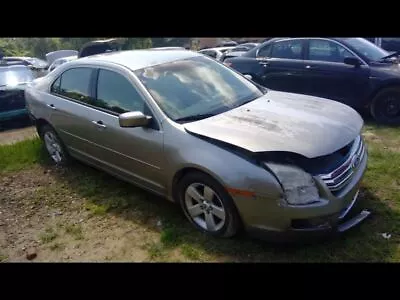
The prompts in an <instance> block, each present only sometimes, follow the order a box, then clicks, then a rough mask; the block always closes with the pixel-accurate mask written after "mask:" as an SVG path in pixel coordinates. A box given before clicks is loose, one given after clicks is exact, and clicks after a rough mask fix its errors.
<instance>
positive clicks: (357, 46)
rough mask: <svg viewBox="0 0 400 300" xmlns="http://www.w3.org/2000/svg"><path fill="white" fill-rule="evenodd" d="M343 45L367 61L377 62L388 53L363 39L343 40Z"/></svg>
mask: <svg viewBox="0 0 400 300" xmlns="http://www.w3.org/2000/svg"><path fill="white" fill-rule="evenodd" d="M343 41H344V43H346V44H348V45H349V46H350V47H352V48H353V49H354V50H355V51H356V52H357V53H358V54H359V55H363V56H364V57H366V58H367V59H369V60H372V61H378V60H380V59H381V58H382V57H385V56H387V55H389V53H388V52H387V51H385V50H383V49H382V48H380V47H378V46H377V45H375V44H374V43H371V42H370V41H368V40H366V39H363V38H345V39H343Z"/></svg>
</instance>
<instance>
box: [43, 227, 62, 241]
mask: <svg viewBox="0 0 400 300" xmlns="http://www.w3.org/2000/svg"><path fill="white" fill-rule="evenodd" d="M57 237H58V233H57V232H56V231H55V230H54V229H53V228H52V227H48V228H46V229H45V231H44V232H42V233H41V234H40V235H39V238H40V241H41V242H42V243H43V244H47V243H50V242H52V241H53V240H55V239H56V238H57Z"/></svg>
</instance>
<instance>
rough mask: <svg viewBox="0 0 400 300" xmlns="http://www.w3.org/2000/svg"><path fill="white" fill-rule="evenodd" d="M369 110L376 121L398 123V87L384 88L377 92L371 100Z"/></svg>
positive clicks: (399, 103)
mask: <svg viewBox="0 0 400 300" xmlns="http://www.w3.org/2000/svg"><path fill="white" fill-rule="evenodd" d="M370 110H371V115H372V117H373V118H374V119H375V121H376V122H378V123H381V124H388V125H397V124H400V87H389V88H384V89H383V90H381V91H380V92H378V94H377V95H376V96H375V97H374V99H373V100H372V104H371V108H370Z"/></svg>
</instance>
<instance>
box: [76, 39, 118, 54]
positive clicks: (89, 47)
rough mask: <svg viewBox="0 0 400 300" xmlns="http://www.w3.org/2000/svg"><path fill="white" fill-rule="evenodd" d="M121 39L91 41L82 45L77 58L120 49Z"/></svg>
mask: <svg viewBox="0 0 400 300" xmlns="http://www.w3.org/2000/svg"><path fill="white" fill-rule="evenodd" d="M122 44H123V39H116V38H113V39H107V40H96V41H91V42H88V43H86V44H84V45H83V46H82V48H81V49H80V50H79V53H78V58H81V57H86V56H91V55H96V54H102V53H107V52H114V51H120V50H121V49H122Z"/></svg>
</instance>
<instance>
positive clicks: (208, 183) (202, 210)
mask: <svg viewBox="0 0 400 300" xmlns="http://www.w3.org/2000/svg"><path fill="white" fill-rule="evenodd" d="M178 190H179V204H180V206H181V208H182V210H183V212H184V214H185V216H186V217H187V218H188V220H189V221H190V223H192V224H193V225H194V226H195V227H196V228H197V229H198V230H200V231H202V232H204V233H206V234H208V235H211V236H215V237H220V238H230V237H233V236H234V235H236V233H237V232H238V230H239V228H240V225H241V222H240V217H239V214H238V212H237V210H236V207H235V205H234V203H233V200H232V198H231V197H230V195H229V194H228V193H227V192H226V191H225V189H224V188H223V187H222V186H221V185H220V184H219V183H218V182H217V181H216V180H214V179H213V178H212V177H210V176H208V175H206V174H204V173H201V172H191V173H189V174H187V175H185V176H184V177H183V178H182V180H181V181H180V182H179V184H178Z"/></svg>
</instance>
